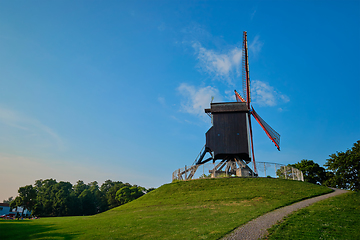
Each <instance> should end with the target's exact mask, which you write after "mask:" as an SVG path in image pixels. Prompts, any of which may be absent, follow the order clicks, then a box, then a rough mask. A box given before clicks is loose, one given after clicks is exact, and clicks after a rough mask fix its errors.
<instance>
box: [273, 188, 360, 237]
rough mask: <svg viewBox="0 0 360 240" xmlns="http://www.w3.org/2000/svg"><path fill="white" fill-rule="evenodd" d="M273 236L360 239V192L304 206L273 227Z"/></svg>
mask: <svg viewBox="0 0 360 240" xmlns="http://www.w3.org/2000/svg"><path fill="white" fill-rule="evenodd" d="M269 232H270V236H268V239H269V240H273V239H306V240H307V239H348V240H353V239H360V192H358V193H355V192H350V193H347V194H342V195H339V196H336V197H332V198H329V199H326V200H323V201H320V202H318V203H315V204H314V205H312V206H310V207H308V208H304V209H302V210H300V211H298V212H296V213H294V214H292V215H290V216H289V217H288V218H286V219H285V221H284V222H282V223H280V224H278V225H275V226H274V227H272V228H271V229H270V230H269Z"/></svg>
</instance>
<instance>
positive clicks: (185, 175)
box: [185, 165, 187, 181]
mask: <svg viewBox="0 0 360 240" xmlns="http://www.w3.org/2000/svg"><path fill="white" fill-rule="evenodd" d="M186 170H187V169H186V165H185V181H186V180H187V176H186Z"/></svg>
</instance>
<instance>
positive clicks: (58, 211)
mask: <svg viewBox="0 0 360 240" xmlns="http://www.w3.org/2000/svg"><path fill="white" fill-rule="evenodd" d="M54 193H55V194H54V196H55V199H54V201H53V209H54V214H55V216H70V215H77V214H76V209H77V207H78V206H76V204H77V201H76V196H75V194H74V190H73V186H72V184H71V183H70V182H59V183H57V184H56V185H55V186H54Z"/></svg>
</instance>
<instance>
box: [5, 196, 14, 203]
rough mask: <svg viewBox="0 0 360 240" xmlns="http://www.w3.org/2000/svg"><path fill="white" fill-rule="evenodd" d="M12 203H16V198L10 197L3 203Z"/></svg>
mask: <svg viewBox="0 0 360 240" xmlns="http://www.w3.org/2000/svg"><path fill="white" fill-rule="evenodd" d="M12 201H14V197H9V198H8V199H7V200H4V201H3V203H8V204H10V203H11V202H12Z"/></svg>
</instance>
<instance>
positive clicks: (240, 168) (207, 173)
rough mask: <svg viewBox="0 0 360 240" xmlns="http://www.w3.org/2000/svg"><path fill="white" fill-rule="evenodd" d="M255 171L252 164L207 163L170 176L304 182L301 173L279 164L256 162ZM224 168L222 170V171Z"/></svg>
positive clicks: (177, 178)
mask: <svg viewBox="0 0 360 240" xmlns="http://www.w3.org/2000/svg"><path fill="white" fill-rule="evenodd" d="M255 167H256V171H254V165H253V163H249V165H246V164H244V163H243V162H242V161H229V162H220V163H212V162H207V163H205V164H201V165H192V166H185V167H184V168H179V169H178V170H176V171H174V172H173V174H172V180H173V181H174V180H184V181H186V180H190V179H198V178H216V177H231V176H241V177H271V178H282V179H291V180H298V181H304V176H303V173H302V172H301V171H300V170H298V169H296V168H294V167H290V166H286V165H284V164H280V163H270V162H256V166H255ZM223 168H225V169H224V170H222V169H223Z"/></svg>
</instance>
